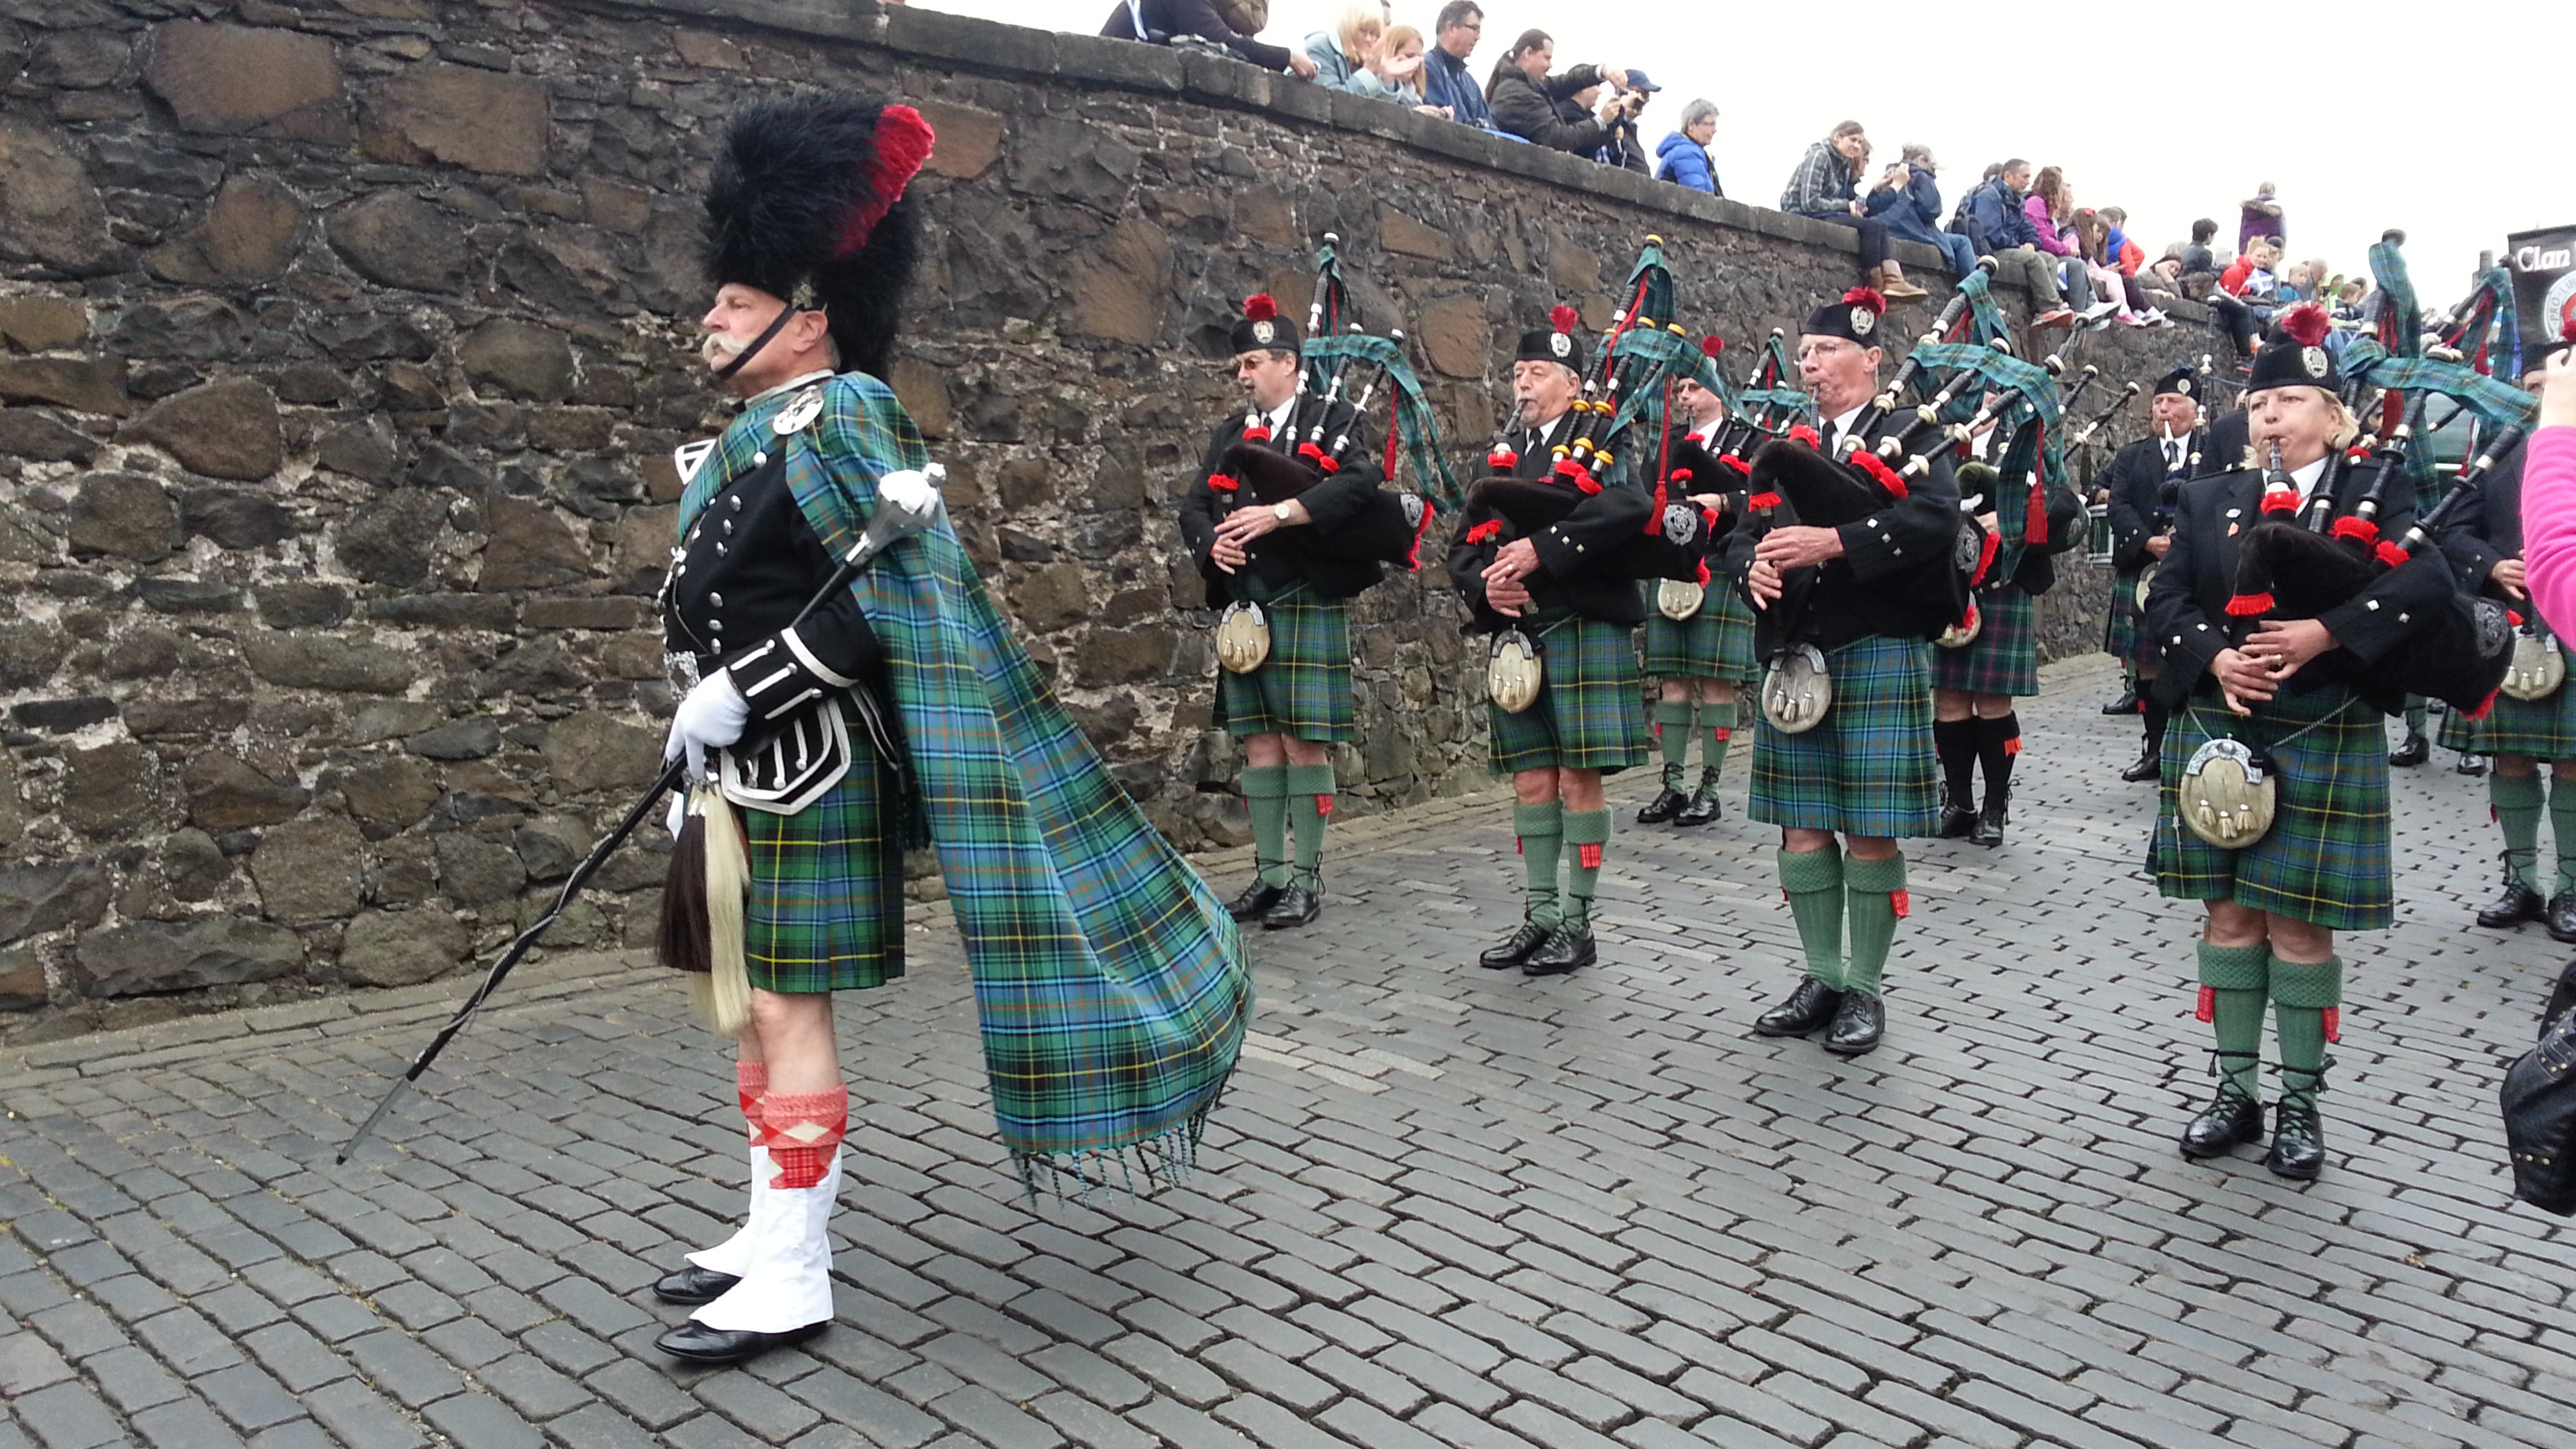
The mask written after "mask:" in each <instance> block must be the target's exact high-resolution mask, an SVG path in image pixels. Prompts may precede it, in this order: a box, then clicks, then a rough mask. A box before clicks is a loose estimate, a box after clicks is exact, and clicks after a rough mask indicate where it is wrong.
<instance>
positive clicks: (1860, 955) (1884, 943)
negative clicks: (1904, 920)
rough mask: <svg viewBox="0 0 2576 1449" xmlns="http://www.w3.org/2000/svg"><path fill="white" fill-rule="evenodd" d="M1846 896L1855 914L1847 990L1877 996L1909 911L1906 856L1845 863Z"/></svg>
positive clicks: (1845, 975) (1845, 978)
mask: <svg viewBox="0 0 2576 1449" xmlns="http://www.w3.org/2000/svg"><path fill="white" fill-rule="evenodd" d="M1843 895H1844V897H1845V902H1844V907H1843V909H1844V910H1845V911H1847V912H1849V913H1850V915H1851V969H1850V970H1848V971H1846V972H1844V973H1843V988H1844V989H1845V990H1847V991H1866V992H1868V993H1870V994H1871V995H1873V996H1875V995H1877V994H1878V983H1879V977H1880V976H1881V975H1882V974H1883V973H1884V972H1885V970H1886V969H1887V949H1888V947H1890V946H1892V945H1894V944H1895V943H1896V918H1897V917H1899V916H1901V915H1904V914H1905V912H1906V910H1907V909H1908V904H1907V901H1906V896H1905V856H1904V855H1903V853H1902V852H1900V853H1898V854H1895V855H1891V856H1889V857H1888V858H1887V859H1885V860H1862V859H1860V858H1858V857H1854V858H1852V859H1850V860H1846V861H1844V862H1843Z"/></svg>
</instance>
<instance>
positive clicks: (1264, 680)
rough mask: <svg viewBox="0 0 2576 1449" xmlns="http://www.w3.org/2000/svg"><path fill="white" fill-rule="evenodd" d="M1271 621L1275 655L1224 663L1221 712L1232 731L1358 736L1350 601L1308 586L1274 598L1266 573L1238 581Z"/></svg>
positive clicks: (1335, 738)
mask: <svg viewBox="0 0 2576 1449" xmlns="http://www.w3.org/2000/svg"><path fill="white" fill-rule="evenodd" d="M1238 587H1241V588H1242V589H1243V592H1244V593H1246V594H1247V595H1250V596H1252V597H1253V599H1254V600H1255V602H1257V603H1259V604H1260V605H1261V612H1262V613H1263V614H1264V615H1266V616H1267V617H1268V618H1269V620H1270V657H1269V658H1267V659H1264V660H1263V661H1261V667H1260V668H1259V669H1256V670H1254V671H1252V672H1251V673H1250V674H1236V673H1234V672H1233V671H1231V670H1227V669H1219V670H1218V671H1217V675H1216V717H1217V723H1218V724H1220V725H1222V726H1223V727H1224V728H1225V732H1226V733H1227V734H1230V735H1232V736H1234V737H1235V738H1236V739H1242V738H1243V737H1244V736H1246V735H1290V736H1293V737H1295V738H1297V739H1301V740H1312V741H1314V742H1316V743H1317V744H1335V743H1339V742H1341V741H1345V740H1348V739H1350V738H1351V737H1352V734H1353V730H1352V724H1351V715H1352V710H1351V606H1350V601H1349V600H1347V599H1327V598H1323V597H1321V596H1319V595H1317V594H1316V593H1315V591H1314V590H1312V589H1309V588H1304V587H1298V588H1292V589H1285V590H1280V591H1278V592H1277V595H1276V596H1275V597H1264V596H1265V595H1270V594H1272V590H1270V589H1269V588H1268V587H1267V586H1266V585H1263V584H1262V583H1261V582H1260V580H1258V579H1254V578H1247V579H1246V580H1245V582H1244V584H1243V585H1239V586H1238Z"/></svg>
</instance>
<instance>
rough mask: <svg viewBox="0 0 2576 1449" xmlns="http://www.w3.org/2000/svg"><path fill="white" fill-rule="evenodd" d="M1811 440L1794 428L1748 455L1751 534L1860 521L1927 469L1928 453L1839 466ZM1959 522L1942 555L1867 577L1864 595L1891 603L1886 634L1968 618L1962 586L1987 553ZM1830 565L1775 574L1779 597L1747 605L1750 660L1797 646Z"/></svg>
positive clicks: (1944, 626) (1922, 631) (1971, 581)
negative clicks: (1751, 610)
mask: <svg viewBox="0 0 2576 1449" xmlns="http://www.w3.org/2000/svg"><path fill="white" fill-rule="evenodd" d="M1817 441H1818V439H1817V435H1816V434H1815V432H1814V431H1813V430H1811V429H1809V428H1807V427H1805V426H1803V425H1801V426H1798V427H1795V428H1793V429H1791V430H1790V436H1788V437H1786V438H1783V439H1779V440H1777V441H1774V442H1770V443H1766V444H1764V445H1763V447H1762V449H1761V450H1760V451H1759V452H1757V453H1755V454H1754V455H1753V464H1752V474H1751V477H1750V478H1749V479H1748V480H1747V482H1748V486H1749V489H1750V494H1749V496H1748V498H1747V499H1746V502H1745V517H1744V525H1743V526H1744V527H1746V528H1749V529H1751V530H1753V532H1754V533H1755V535H1756V537H1757V538H1758V536H1759V535H1760V534H1762V533H1767V532H1769V531H1770V530H1771V529H1774V528H1783V527H1792V526H1802V527H1808V528H1840V527H1843V526H1844V525H1846V524H1852V523H1858V522H1861V521H1862V520H1864V519H1867V518H1870V517H1872V516H1873V515H1875V514H1877V513H1878V512H1879V511H1880V510H1882V509H1885V508H1887V507H1889V506H1890V505H1892V504H1895V503H1899V502H1902V501H1903V500H1904V499H1906V498H1907V497H1909V496H1911V493H1912V489H1913V485H1914V483H1915V482H1916V481H1919V480H1921V479H1923V478H1926V477H1928V476H1929V475H1930V473H1931V468H1932V460H1931V455H1930V453H1928V452H1925V453H1908V454H1902V455H1900V456H1899V458H1898V460H1897V461H1896V462H1895V463H1893V464H1891V463H1890V462H1889V461H1888V460H1886V459H1884V458H1882V457H1880V456H1879V455H1878V454H1877V453H1876V452H1875V451H1872V450H1869V449H1866V448H1864V449H1861V450H1859V451H1857V452H1855V453H1853V454H1852V455H1851V456H1852V459H1853V461H1847V462H1837V461H1836V460H1834V459H1833V458H1829V457H1827V456H1826V455H1825V454H1824V453H1823V452H1822V451H1820V450H1819V449H1818V448H1817V446H1816V444H1817ZM1931 441H1932V445H1933V447H1934V449H1936V450H1937V449H1946V448H1949V447H1951V446H1953V442H1952V440H1951V439H1950V438H1949V437H1947V436H1937V437H1935V438H1934V439H1932V440H1931ZM1959 523H1960V528H1959V531H1958V533H1957V535H1956V537H1955V541H1954V545H1953V547H1952V548H1951V550H1950V551H1949V552H1948V553H1946V554H1941V553H1935V554H1931V555H1929V556H1927V557H1925V558H1924V559H1922V560H1921V561H1919V562H1917V563H1915V564H1912V565H1910V566H1908V567H1906V568H1903V569H1900V570H1897V571H1896V572H1894V573H1890V574H1886V575H1882V576H1881V577H1879V578H1877V579H1873V580H1872V581H1871V582H1870V583H1869V585H1868V588H1869V589H1870V591H1871V592H1872V593H1873V594H1875V595H1877V596H1878V598H1879V599H1880V600H1882V601H1884V602H1885V603H1887V604H1889V605H1891V606H1892V609H1891V610H1890V611H1888V612H1889V614H1890V617H1891V622H1892V623H1893V624H1894V627H1892V628H1890V629H1888V630H1886V631H1885V632H1891V633H1907V634H1915V635H1919V636H1921V637H1924V638H1931V637H1933V636H1934V635H1937V634H1940V633H1942V632H1943V631H1945V630H1948V629H1951V628H1955V627H1958V626H1959V625H1961V624H1963V623H1964V622H1965V621H1966V620H1967V619H1968V617H1969V609H1970V604H1971V599H1970V594H1969V591H1970V590H1971V589H1972V588H1973V587H1974V586H1975V584H1976V583H1978V582H1979V581H1980V580H1982V578H1983V576H1984V573H1985V570H1986V569H1987V568H1988V567H1990V566H1991V565H1992V564H1993V562H1994V556H1995V551H1994V545H1993V542H1992V540H1991V539H1990V538H1989V536H1988V535H1987V534H1986V532H1985V530H1984V529H1983V528H1982V527H1980V526H1979V525H1978V524H1977V523H1976V522H1975V521H1974V520H1973V519H1968V518H1964V517H1963V518H1961V519H1960V520H1959ZM1739 547H1740V545H1739ZM1837 566H1841V565H1840V564H1839V561H1835V562H1833V563H1826V564H1819V565H1807V566H1803V567H1799V568H1793V569H1788V570H1786V571H1784V572H1783V574H1782V576H1781V583H1780V598H1779V600H1778V601H1777V602H1776V603H1773V604H1772V605H1771V606H1770V607H1768V608H1764V609H1757V610H1755V611H1754V624H1753V635H1754V638H1753V643H1754V657H1755V658H1756V659H1760V660H1766V661H1767V660H1769V659H1771V658H1772V657H1773V656H1775V655H1777V654H1778V653H1779V652H1780V651H1781V650H1783V649H1785V648H1787V647H1788V646H1789V645H1791V644H1794V643H1797V642H1798V631H1799V626H1800V625H1801V623H1802V622H1803V621H1804V618H1805V615H1806V612H1807V608H1808V605H1809V602H1810V600H1811V599H1812V598H1813V596H1814V592H1815V589H1816V587H1817V585H1818V583H1819V581H1820V580H1822V579H1823V577H1824V575H1825V571H1826V570H1827V569H1830V568H1835V567H1837ZM1846 567H1847V566H1846Z"/></svg>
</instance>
